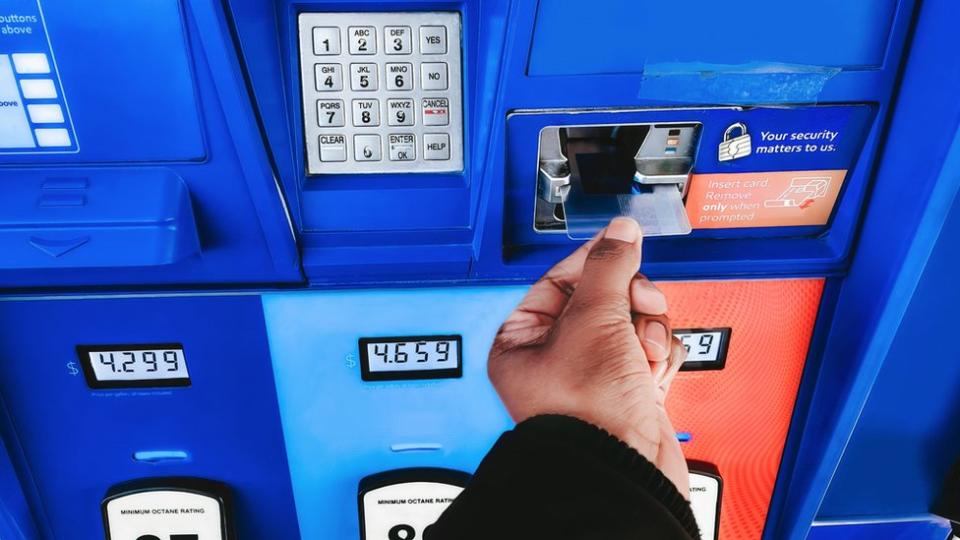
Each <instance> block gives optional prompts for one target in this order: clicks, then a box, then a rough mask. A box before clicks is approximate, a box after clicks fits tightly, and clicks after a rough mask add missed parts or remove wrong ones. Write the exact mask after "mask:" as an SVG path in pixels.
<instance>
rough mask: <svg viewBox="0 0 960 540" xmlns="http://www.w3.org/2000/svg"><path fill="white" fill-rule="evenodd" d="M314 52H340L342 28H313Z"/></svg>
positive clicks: (331, 54) (319, 53)
mask: <svg viewBox="0 0 960 540" xmlns="http://www.w3.org/2000/svg"><path fill="white" fill-rule="evenodd" d="M313 54H315V55H317V56H335V55H338V54H340V29H339V28H337V27H336V26H318V27H316V28H314V29H313Z"/></svg>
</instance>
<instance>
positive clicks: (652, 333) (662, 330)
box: [643, 321, 669, 360]
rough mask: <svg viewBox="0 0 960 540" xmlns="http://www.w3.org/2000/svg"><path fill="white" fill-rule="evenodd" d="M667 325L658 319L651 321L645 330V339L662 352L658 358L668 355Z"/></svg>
mask: <svg viewBox="0 0 960 540" xmlns="http://www.w3.org/2000/svg"><path fill="white" fill-rule="evenodd" d="M668 339H669V338H668V336H667V327H666V326H664V325H663V323H661V322H658V321H650V322H648V323H647V327H646V328H644V330H643V341H645V342H646V343H647V344H648V345H650V346H652V347H654V348H655V349H656V350H657V351H659V353H660V357H659V358H657V360H662V359H664V358H666V357H667V340H668Z"/></svg>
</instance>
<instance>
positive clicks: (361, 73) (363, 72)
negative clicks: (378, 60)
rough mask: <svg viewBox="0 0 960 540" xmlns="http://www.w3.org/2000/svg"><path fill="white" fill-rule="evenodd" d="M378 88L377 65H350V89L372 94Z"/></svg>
mask: <svg viewBox="0 0 960 540" xmlns="http://www.w3.org/2000/svg"><path fill="white" fill-rule="evenodd" d="M378 87H379V84H378V81H377V65H376V64H350V89H352V90H354V91H356V92H372V91H374V90H376V89H377V88H378Z"/></svg>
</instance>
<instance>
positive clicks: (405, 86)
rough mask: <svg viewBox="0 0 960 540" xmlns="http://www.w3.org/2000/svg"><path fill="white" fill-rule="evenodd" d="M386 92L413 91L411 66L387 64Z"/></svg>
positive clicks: (385, 70)
mask: <svg viewBox="0 0 960 540" xmlns="http://www.w3.org/2000/svg"><path fill="white" fill-rule="evenodd" d="M384 73H385V75H386V77H387V90H413V64H387V65H386V66H385V68H384Z"/></svg>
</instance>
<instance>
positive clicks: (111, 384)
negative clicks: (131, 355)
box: [76, 343, 191, 390]
mask: <svg viewBox="0 0 960 540" xmlns="http://www.w3.org/2000/svg"><path fill="white" fill-rule="evenodd" d="M76 349H77V356H78V357H79V358H80V365H81V366H82V368H83V375H84V377H85V378H86V380H87V386H89V387H90V388H92V389H94V390H109V389H116V388H169V387H185V386H190V384H191V380H190V375H189V371H188V370H187V366H186V354H185V353H184V350H183V345H182V344H180V343H137V344H124V345H77V347H76ZM152 350H178V351H180V359H181V360H182V361H183V363H184V365H183V372H184V374H185V375H186V376H184V377H171V378H166V379H165V378H160V377H144V378H139V379H133V378H131V379H99V378H98V377H97V372H96V370H95V369H94V367H93V363H92V360H91V358H90V353H100V352H103V353H110V352H114V353H115V352H137V351H152Z"/></svg>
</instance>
